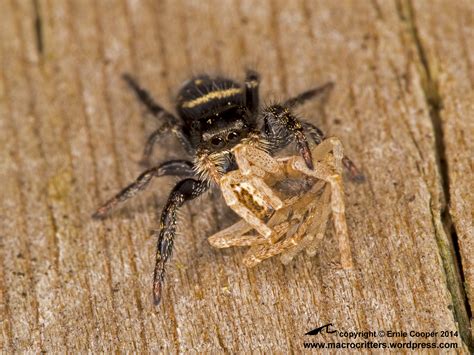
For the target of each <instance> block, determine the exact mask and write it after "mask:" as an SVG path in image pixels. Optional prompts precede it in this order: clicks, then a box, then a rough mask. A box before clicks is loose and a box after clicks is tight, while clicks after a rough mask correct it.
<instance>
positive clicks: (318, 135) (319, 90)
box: [283, 81, 365, 182]
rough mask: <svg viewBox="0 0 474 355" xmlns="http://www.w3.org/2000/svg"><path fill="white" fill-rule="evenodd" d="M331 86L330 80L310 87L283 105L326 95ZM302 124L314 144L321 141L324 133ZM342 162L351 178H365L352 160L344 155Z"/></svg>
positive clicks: (296, 103) (286, 105)
mask: <svg viewBox="0 0 474 355" xmlns="http://www.w3.org/2000/svg"><path fill="white" fill-rule="evenodd" d="M333 88H334V83H333V82H332V81H329V82H327V83H325V84H323V85H321V86H318V87H316V88H314V89H310V90H308V91H304V92H302V93H301V94H299V95H297V96H295V97H292V98H290V99H288V100H286V101H285V102H284V104H283V106H285V107H289V108H294V107H297V106H299V105H302V104H303V103H305V102H306V101H308V100H311V99H313V98H314V97H316V96H321V95H328V94H329V93H330V91H331V90H332V89H333ZM302 125H303V127H304V129H305V131H306V132H307V133H308V134H309V136H310V137H311V139H312V141H313V142H314V143H315V144H316V145H317V144H320V143H321V142H322V141H323V139H325V138H326V137H325V135H324V133H323V132H322V131H321V130H320V129H319V128H318V127H316V126H315V125H313V124H311V123H308V122H302ZM342 164H343V165H344V167H345V168H346V170H347V171H348V172H349V176H350V179H351V180H354V181H359V182H360V181H363V180H364V179H365V178H364V175H363V174H362V173H361V172H360V170H359V169H358V168H357V167H356V165H355V164H354V163H353V162H352V160H350V159H349V158H348V157H347V156H345V155H344V157H343V158H342Z"/></svg>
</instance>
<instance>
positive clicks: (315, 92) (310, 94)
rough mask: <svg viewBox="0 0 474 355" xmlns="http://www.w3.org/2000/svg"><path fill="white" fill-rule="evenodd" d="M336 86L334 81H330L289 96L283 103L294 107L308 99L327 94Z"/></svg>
mask: <svg viewBox="0 0 474 355" xmlns="http://www.w3.org/2000/svg"><path fill="white" fill-rule="evenodd" d="M333 88H334V83H333V82H332V81H328V82H327V83H325V84H323V85H321V86H318V87H315V88H313V89H309V90H307V91H303V92H302V93H300V94H298V95H296V96H294V97H292V98H289V99H288V100H286V101H285V102H284V103H283V106H285V107H288V108H294V107H297V106H300V105H302V104H304V103H305V102H306V101H308V100H311V99H313V98H315V97H316V96H321V95H327V94H329V93H330V92H331V90H332V89H333Z"/></svg>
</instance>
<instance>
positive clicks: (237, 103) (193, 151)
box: [93, 70, 359, 304]
mask: <svg viewBox="0 0 474 355" xmlns="http://www.w3.org/2000/svg"><path fill="white" fill-rule="evenodd" d="M123 78H124V80H125V81H126V83H127V84H128V86H129V87H130V88H131V89H132V90H133V91H134V93H135V95H136V97H137V98H138V100H139V101H140V102H141V103H142V104H143V105H144V106H145V107H146V108H147V110H148V111H149V112H150V113H151V114H152V115H154V116H156V117H158V118H160V119H162V120H163V124H162V125H161V127H159V128H158V129H157V130H156V131H155V132H153V133H152V134H151V135H150V137H149V138H148V140H147V142H146V145H145V149H144V154H143V161H144V162H145V164H148V162H149V160H150V156H151V153H152V148H153V146H154V144H155V143H156V142H157V140H158V139H159V138H160V137H161V136H163V135H164V134H169V133H172V134H173V135H175V136H176V137H177V138H178V140H179V141H180V142H181V144H182V145H183V146H184V148H185V150H186V151H187V153H188V154H189V156H190V157H191V160H170V161H167V162H164V163H162V164H160V165H157V166H154V167H151V168H148V169H147V170H145V171H144V172H143V173H142V174H140V175H139V176H138V178H137V179H136V180H135V182H133V183H131V184H130V185H129V186H127V187H125V188H124V189H123V190H121V191H120V192H119V193H118V194H117V195H115V196H114V197H113V198H111V199H110V200H108V201H107V202H105V204H104V205H102V207H100V208H99V209H97V211H96V212H95V213H94V214H93V217H94V218H103V217H105V216H106V215H107V214H108V213H109V211H110V210H111V209H113V208H114V207H116V206H117V205H118V204H120V203H122V202H124V201H126V200H128V199H129V198H131V197H133V196H135V195H136V194H137V193H138V192H140V191H142V190H144V189H145V188H146V187H147V186H148V185H149V183H150V182H151V181H152V179H153V178H156V177H160V176H165V175H174V176H180V177H183V179H182V180H181V181H179V182H178V183H177V184H176V186H175V187H174V188H173V189H172V191H171V193H170V195H169V197H168V200H167V202H166V204H165V206H164V208H163V211H162V213H161V218H160V228H159V230H158V231H157V232H156V235H157V240H158V242H157V248H156V259H155V268H154V275H153V296H154V302H155V304H159V302H160V300H161V298H162V287H163V281H164V277H165V266H166V263H167V261H168V259H169V257H170V256H171V252H172V249H173V243H174V238H175V235H176V225H177V217H176V216H177V210H178V209H179V208H180V207H181V206H182V205H183V204H184V203H185V202H187V201H189V200H192V199H194V198H196V197H198V196H199V195H201V194H202V193H204V192H205V191H206V190H208V189H209V188H210V186H211V185H216V184H217V185H218V184H219V181H220V179H221V178H222V177H223V176H225V175H226V174H228V173H229V172H231V171H234V170H237V169H238V166H237V162H236V159H235V156H234V153H233V152H232V148H234V147H235V146H237V145H238V144H240V143H244V142H246V141H251V142H252V145H253V146H254V147H256V148H258V149H259V150H261V151H264V152H266V153H268V154H269V155H270V156H273V155H275V154H276V153H277V152H278V151H280V150H282V149H283V148H285V147H287V146H289V145H290V144H291V143H293V142H294V143H295V145H296V149H297V151H298V152H299V155H300V156H301V158H302V161H304V163H305V165H306V168H307V170H308V171H313V169H314V163H313V158H312V153H311V150H310V146H309V144H308V139H307V137H308V138H309V139H310V140H311V141H312V142H313V143H314V144H315V145H318V144H320V143H321V142H322V141H323V139H324V134H323V133H322V132H321V130H320V129H318V128H317V127H316V126H314V125H312V124H310V123H307V122H303V121H301V120H299V119H297V118H296V116H295V114H294V113H293V112H292V109H293V108H295V107H296V106H298V105H301V104H302V103H304V102H305V101H307V100H309V99H311V98H313V97H315V96H317V95H321V94H323V93H326V92H328V91H329V90H330V89H331V88H332V86H333V84H332V83H327V84H325V85H322V86H320V87H317V88H314V89H311V90H308V91H305V92H303V93H301V94H300V95H298V96H296V97H293V98H290V99H288V100H286V101H284V102H282V103H279V104H274V105H270V106H267V107H261V105H260V100H259V84H260V79H259V75H258V73H257V72H255V71H252V70H248V71H247V72H246V77H245V81H244V83H243V84H239V83H237V82H236V81H234V80H231V79H228V78H225V77H222V76H210V75H199V76H195V77H193V78H191V79H190V80H188V81H187V82H185V83H184V85H183V86H182V87H181V89H180V90H179V91H178V95H177V97H176V106H175V108H176V113H177V115H174V114H172V113H170V112H168V111H167V110H165V109H164V108H163V107H161V106H160V105H159V104H157V103H156V102H155V101H154V100H153V99H152V97H151V96H150V94H149V93H148V92H147V91H146V90H145V89H143V88H142V87H141V86H140V85H139V84H138V83H137V82H136V81H135V80H134V79H133V78H132V77H131V76H130V75H127V74H125V75H124V77H123ZM342 164H343V165H344V166H345V167H346V169H347V170H348V171H349V173H350V174H351V175H352V176H353V177H355V178H357V176H359V173H358V171H357V169H356V167H355V166H354V164H353V163H352V162H351V161H350V160H349V159H348V158H347V157H343V158H342Z"/></svg>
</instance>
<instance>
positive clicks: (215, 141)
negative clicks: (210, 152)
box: [211, 137, 224, 148]
mask: <svg viewBox="0 0 474 355" xmlns="http://www.w3.org/2000/svg"><path fill="white" fill-rule="evenodd" d="M211 144H212V145H213V146H214V147H217V148H219V147H222V146H223V145H224V140H223V139H222V138H220V137H214V138H212V139H211Z"/></svg>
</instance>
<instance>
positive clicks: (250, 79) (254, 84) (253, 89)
mask: <svg viewBox="0 0 474 355" xmlns="http://www.w3.org/2000/svg"><path fill="white" fill-rule="evenodd" d="M244 85H245V106H247V108H248V109H249V111H250V113H251V115H252V117H253V118H255V117H256V115H257V113H258V106H259V96H258V89H259V85H260V76H259V75H258V73H257V72H256V71H253V70H247V73H246V76H245V84H244Z"/></svg>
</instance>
